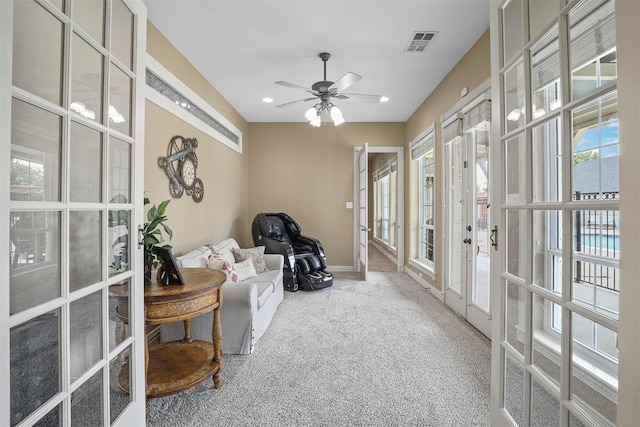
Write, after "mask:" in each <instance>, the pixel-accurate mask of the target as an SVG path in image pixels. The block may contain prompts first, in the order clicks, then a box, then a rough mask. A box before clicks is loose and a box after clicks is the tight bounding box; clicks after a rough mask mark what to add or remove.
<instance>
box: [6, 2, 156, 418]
mask: <svg viewBox="0 0 640 427" xmlns="http://www.w3.org/2000/svg"><path fill="white" fill-rule="evenodd" d="M122 2H123V3H124V4H125V5H126V7H128V8H129V9H130V11H131V12H132V19H133V22H132V24H133V30H132V34H133V38H132V43H133V46H132V47H131V48H132V62H131V70H132V71H129V72H130V73H133V75H134V76H135V77H133V78H132V87H131V99H130V102H131V113H132V114H131V136H126V135H118V132H117V131H115V132H114V131H112V130H111V129H110V127H109V126H108V125H107V124H103V125H101V126H102V127H104V128H106V129H105V130H103V131H102V132H103V134H104V135H105V136H104V137H103V139H102V144H103V145H102V152H101V155H102V156H103V158H102V165H101V166H102V167H103V168H105V169H106V165H107V162H108V160H107V157H108V156H107V155H105V147H106V146H108V145H107V144H108V140H109V139H110V138H112V137H114V136H115V137H116V138H122V139H125V140H128V141H130V142H133V141H135V143H132V146H133V148H132V150H131V159H130V160H131V171H130V173H131V175H130V185H131V186H130V192H131V198H132V201H131V204H130V205H129V206H132V208H131V212H132V214H131V218H130V220H129V236H130V237H129V244H130V248H129V256H130V257H131V259H132V260H133V263H132V266H131V269H130V271H129V272H128V273H127V277H128V280H129V285H130V287H131V290H130V299H131V301H130V310H131V313H130V314H131V318H130V319H129V328H130V334H129V337H128V338H126V340H125V341H123V342H122V343H120V344H119V345H118V346H117V347H115V348H114V349H112V350H109V344H108V342H107V338H106V333H107V331H108V330H109V325H108V314H109V313H108V305H107V302H106V300H107V297H106V292H107V288H108V286H109V285H108V283H111V282H112V281H113V280H115V279H110V278H109V277H107V278H106V279H105V277H104V274H105V273H104V272H105V271H106V270H107V268H106V267H104V265H105V263H104V260H106V259H107V253H108V251H107V245H108V243H107V242H108V240H107V239H106V238H105V237H106V235H105V233H106V231H105V227H104V224H103V225H102V231H101V236H102V241H103V246H102V248H101V250H102V251H103V253H102V258H103V260H102V264H103V272H102V282H103V283H102V285H91V286H89V287H87V288H86V289H83V290H79V291H75V294H74V296H73V298H69V291H68V290H66V289H65V288H64V283H65V281H67V280H66V276H67V274H66V273H65V271H66V269H65V268H62V271H63V273H62V277H63V281H62V283H63V285H62V286H63V289H62V290H61V293H60V296H59V297H58V298H57V299H55V300H53V301H49V302H45V303H43V304H41V305H40V306H38V307H36V308H33V309H28V310H25V311H24V312H20V313H17V314H14V315H13V316H11V314H10V312H11V308H10V300H11V290H10V286H9V283H10V280H11V274H10V267H9V265H8V262H9V260H10V255H11V252H10V245H9V244H6V243H8V242H9V241H10V234H9V227H8V224H9V222H10V217H11V211H12V210H22V209H24V210H26V211H31V210H34V211H36V210H39V209H43V210H55V211H58V212H60V215H61V221H60V222H61V229H60V232H61V236H60V238H61V254H60V262H67V263H68V258H69V250H68V246H69V245H68V238H69V237H68V230H69V224H68V222H69V219H68V217H69V211H72V210H73V211H82V210H83V209H84V208H81V209H79V208H77V207H74V208H70V207H69V204H68V200H67V196H65V194H68V190H67V186H68V185H69V183H68V181H69V179H68V173H67V172H66V171H67V170H68V169H69V166H68V161H69V157H70V155H69V148H68V138H69V133H70V132H69V127H70V123H72V122H74V120H72V119H71V118H70V113H69V110H68V109H67V108H68V107H67V104H68V103H69V102H70V101H68V93H69V91H70V88H69V84H68V82H69V81H70V80H71V79H70V77H69V73H70V71H69V65H68V64H69V57H70V55H71V52H70V51H71V47H70V46H71V43H70V40H71V38H72V37H73V35H74V28H75V27H74V26H73V24H71V22H72V21H71V20H70V19H69V18H68V13H66V14H62V12H60V11H57V10H56V11H54V12H55V14H58V18H59V19H60V21H61V22H62V27H63V30H62V33H63V40H61V43H64V44H65V45H66V46H67V47H66V48H65V49H64V50H63V53H62V55H63V58H64V60H63V63H64V65H63V66H62V74H63V76H64V77H63V81H64V83H62V82H61V83H60V84H61V85H63V87H64V88H65V91H66V92H64V93H65V95H63V96H62V99H63V100H65V101H64V102H62V103H61V105H60V106H55V111H56V114H58V115H59V116H60V117H61V122H62V123H63V124H62V125H61V133H62V139H63V140H64V142H63V144H64V145H63V146H64V149H62V150H61V161H60V164H61V166H60V168H61V169H60V173H61V177H60V186H61V188H62V195H61V196H60V197H61V198H60V201H58V202H35V203H36V204H34V205H29V204H27V203H29V202H17V203H14V202H10V197H11V196H10V194H11V189H10V182H11V180H10V169H11V168H10V167H9V161H10V159H11V145H12V139H11V138H12V135H11V127H12V114H11V112H12V99H13V98H14V97H15V98H16V99H23V98H24V99H25V100H27V101H28V102H30V103H31V105H34V106H36V107H44V108H45V109H46V110H50V111H51V108H53V107H49V106H47V105H46V104H45V103H43V102H41V101H39V100H38V99H37V97H36V96H31V95H30V94H28V93H27V92H26V91H23V90H22V89H19V88H16V89H15V90H14V88H13V81H12V75H13V74H12V73H13V54H12V53H13V37H14V36H13V34H14V31H13V30H14V2H13V1H0V51H1V52H2V55H1V56H0V110H1V111H2V112H3V113H2V115H0V160H1V161H2V162H3V165H2V166H0V183H1V184H0V202H1V203H0V224H2V226H1V227H0V239H1V240H2V242H5V244H2V245H0V246H1V247H0V259H1V260H3V264H2V265H3V267H4V268H0V283H2V286H0V325H2V327H0V385H1V386H2V388H3V390H5V393H4V394H3V397H2V398H1V399H0V425H9V423H10V422H9V419H10V414H11V407H10V399H9V395H10V392H9V391H10V386H11V379H10V366H11V359H10V356H11V346H10V336H11V335H10V332H11V328H12V326H15V325H19V324H21V322H22V320H23V319H26V318H28V317H31V316H34V315H38V313H41V312H42V313H44V312H47V311H49V309H50V308H52V307H55V308H56V309H57V310H59V311H60V313H61V316H60V329H61V332H60V337H59V347H60V361H59V363H60V366H59V369H60V372H61V378H62V384H60V386H59V391H58V392H57V393H56V394H55V395H53V397H51V398H50V399H49V400H48V401H47V403H44V402H43V405H42V406H40V407H39V408H38V409H36V410H35V411H33V412H31V413H30V414H28V416H29V418H30V419H35V418H38V417H40V416H43V415H45V414H46V413H47V412H48V411H49V410H52V409H53V408H54V407H59V408H60V411H59V416H60V419H59V422H61V423H65V424H69V423H70V422H71V420H70V416H71V394H72V393H73V392H74V391H75V390H78V387H79V385H78V383H80V382H81V381H84V379H86V378H88V377H91V376H93V375H94V374H96V373H97V372H102V373H103V380H104V379H105V378H106V377H105V376H104V372H105V371H106V370H108V369H109V367H110V364H111V362H112V360H113V359H114V358H116V357H118V356H121V355H123V354H124V353H125V351H126V347H128V346H130V348H131V351H130V353H129V364H130V366H131V371H130V372H131V377H130V378H129V385H130V402H129V404H128V405H127V406H126V407H125V408H124V409H123V410H122V412H121V413H120V415H119V416H118V418H117V419H116V420H114V422H113V424H111V421H110V419H109V411H108V410H107V407H108V405H110V395H109V388H108V387H109V382H102V391H101V405H102V407H103V412H102V422H103V423H104V424H105V425H109V424H111V425H123V426H128V425H144V423H145V419H146V405H145V403H146V396H145V338H146V337H145V325H144V287H143V274H142V271H143V257H142V249H141V248H138V246H137V229H138V226H139V225H140V226H141V225H142V224H143V221H144V216H143V196H144V194H143V193H144V188H143V182H144V125H145V119H144V101H145V98H144V87H145V60H144V58H145V52H146V25H147V13H146V7H145V6H144V4H143V3H142V1H140V0H122ZM65 3H67V2H65ZM38 4H39V5H40V7H43V8H45V9H48V8H49V4H45V2H42V3H38ZM43 5H44V6H43ZM67 7H69V4H67ZM105 11H106V12H110V11H111V6H110V5H108V6H107V7H106V8H105ZM49 13H51V10H49ZM63 15H64V17H63V18H60V17H62V16H63ZM105 22H106V23H107V24H110V23H111V20H110V17H105ZM105 33H106V34H109V32H107V31H105ZM107 43H108V42H107ZM107 46H108V44H107ZM104 58H105V60H104V63H103V70H104V80H105V81H106V83H104V84H105V85H109V73H110V68H111V67H113V66H114V65H113V64H114V63H115V62H111V61H110V58H111V56H110V55H106V56H105V57H104ZM102 90H103V91H104V90H105V89H104V88H103V89H102ZM109 95H110V92H108V94H107V95H105V97H104V100H103V105H102V107H103V108H105V107H106V106H107V105H108V97H109ZM78 123H80V124H82V122H78ZM89 125H90V126H91V124H89ZM102 179H103V180H104V176H103V177H102ZM102 186H103V188H102V190H100V191H101V194H102V195H103V197H106V191H105V188H106V186H107V184H106V180H104V182H103V183H102ZM12 203H13V205H12ZM106 204H107V202H106V201H104V200H103V201H102V202H101V203H97V204H92V206H91V208H90V210H96V211H98V212H101V218H102V221H103V222H104V221H106V220H107V219H106V218H105V215H103V214H106V213H108V212H109V208H106V210H105V208H104V206H105V205H106ZM93 205H95V206H93ZM87 206H89V205H88V204H87ZM112 207H113V205H112ZM96 208H97V209H96ZM63 218H64V219H63ZM121 277H122V276H121ZM91 293H100V297H101V305H102V310H101V311H102V312H101V316H102V320H103V322H102V324H101V326H102V333H103V337H102V346H103V352H102V354H101V355H100V360H99V362H98V364H96V365H94V366H93V367H91V368H89V369H88V370H87V371H85V372H84V373H83V374H82V375H81V376H80V378H78V379H74V380H73V381H72V380H70V379H69V377H70V375H69V371H70V362H69V352H70V350H69V332H68V331H69V311H70V309H69V306H70V304H71V303H72V302H73V301H77V300H79V299H80V298H82V297H83V296H85V295H88V294H91ZM61 299H65V300H66V301H65V302H63V303H62V304H60V300H61ZM123 349H125V351H121V350H123ZM53 363H58V362H56V361H54V362H53ZM117 376H118V375H117V374H116V375H113V376H111V378H117ZM82 385H84V384H80V386H82ZM111 386H112V387H113V388H117V387H118V386H117V385H114V384H111ZM105 405H106V407H105Z"/></svg>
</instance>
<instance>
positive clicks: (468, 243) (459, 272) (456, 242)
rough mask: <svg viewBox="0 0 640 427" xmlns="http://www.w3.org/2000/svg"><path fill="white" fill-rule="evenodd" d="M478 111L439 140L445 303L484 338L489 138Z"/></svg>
mask: <svg viewBox="0 0 640 427" xmlns="http://www.w3.org/2000/svg"><path fill="white" fill-rule="evenodd" d="M479 105H482V103H480V104H479ZM478 108H480V110H478ZM482 108H488V104H486V107H478V106H476V107H472V108H470V109H469V111H468V112H467V113H465V114H461V116H462V117H463V119H462V120H463V126H462V127H461V129H462V128H464V131H461V132H460V133H459V134H457V135H455V137H453V138H449V140H448V141H445V170H446V171H447V172H446V173H447V175H446V176H445V188H446V192H445V207H446V218H447V219H446V221H447V223H446V235H447V237H448V238H447V239H446V242H445V245H446V250H445V255H446V276H445V301H446V304H447V305H449V306H450V307H451V308H452V309H453V310H454V311H456V312H457V313H459V314H460V315H461V316H463V317H464V318H466V319H467V320H468V321H469V322H470V323H471V324H472V325H474V326H475V327H476V328H477V329H478V330H480V331H481V332H482V333H483V334H485V335H486V336H488V337H490V336H491V315H490V304H489V301H490V293H489V288H490V286H489V285H490V281H489V259H490V256H491V252H492V251H490V250H489V249H490V247H491V246H490V226H489V224H490V223H491V222H490V217H489V213H490V209H489V208H490V205H489V203H488V196H489V193H488V188H489V174H488V171H489V135H490V133H489V121H487V120H480V119H479V117H481V116H482V114H480V113H479V112H478V111H482ZM458 120H460V119H458Z"/></svg>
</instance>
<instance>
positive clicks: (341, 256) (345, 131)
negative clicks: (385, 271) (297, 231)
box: [249, 112, 405, 267]
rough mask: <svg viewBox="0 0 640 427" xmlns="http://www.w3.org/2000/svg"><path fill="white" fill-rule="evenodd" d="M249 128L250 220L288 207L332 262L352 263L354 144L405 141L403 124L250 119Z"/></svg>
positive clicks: (289, 211) (400, 143)
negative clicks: (316, 124) (316, 123)
mask: <svg viewBox="0 0 640 427" xmlns="http://www.w3.org/2000/svg"><path fill="white" fill-rule="evenodd" d="M301 114H302V112H301ZM249 133H250V134H251V140H250V142H249V145H250V150H251V157H250V159H249V182H250V185H249V218H250V220H252V219H253V217H254V216H255V215H256V214H257V213H259V212H286V213H288V214H289V215H291V216H292V217H293V218H294V219H295V220H296V221H297V222H298V223H299V224H300V227H301V228H302V232H303V234H305V235H308V236H312V237H315V238H317V239H319V240H320V241H321V242H322V244H323V245H324V249H325V252H326V254H327V262H328V263H329V264H330V265H332V266H349V267H351V266H353V245H354V243H353V233H354V230H353V215H354V210H353V209H347V208H346V207H345V206H346V203H347V202H354V195H353V194H354V189H353V185H354V183H353V147H356V146H361V145H363V144H364V143H365V142H368V143H369V145H371V146H401V145H402V144H403V143H404V140H405V136H404V123H345V124H343V125H340V126H338V127H336V126H333V125H332V124H326V125H322V126H321V127H320V128H314V127H312V126H310V125H309V124H308V123H250V124H249Z"/></svg>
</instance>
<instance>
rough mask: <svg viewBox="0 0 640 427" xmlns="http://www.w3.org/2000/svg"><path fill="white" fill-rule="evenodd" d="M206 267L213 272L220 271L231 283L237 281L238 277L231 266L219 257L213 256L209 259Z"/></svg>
mask: <svg viewBox="0 0 640 427" xmlns="http://www.w3.org/2000/svg"><path fill="white" fill-rule="evenodd" d="M207 267H209V268H211V269H213V270H222V271H224V273H225V274H226V275H227V280H228V279H231V281H232V282H237V281H238V275H237V274H236V272H235V270H234V269H233V267H231V264H229V262H228V261H226V260H225V259H224V258H222V257H221V256H220V255H216V254H213V255H211V257H209V263H208V264H207Z"/></svg>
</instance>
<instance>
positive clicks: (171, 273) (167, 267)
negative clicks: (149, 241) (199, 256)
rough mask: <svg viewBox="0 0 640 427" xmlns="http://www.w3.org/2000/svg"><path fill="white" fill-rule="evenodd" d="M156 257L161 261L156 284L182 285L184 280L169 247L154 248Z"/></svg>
mask: <svg viewBox="0 0 640 427" xmlns="http://www.w3.org/2000/svg"><path fill="white" fill-rule="evenodd" d="M155 251H156V255H158V257H160V259H161V260H162V265H161V266H160V267H159V268H158V275H157V277H156V279H157V281H158V283H162V284H163V285H165V286H167V285H184V279H183V278H182V273H180V268H178V263H177V262H176V259H175V258H174V256H173V252H171V246H169V245H166V246H156V247H155Z"/></svg>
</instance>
